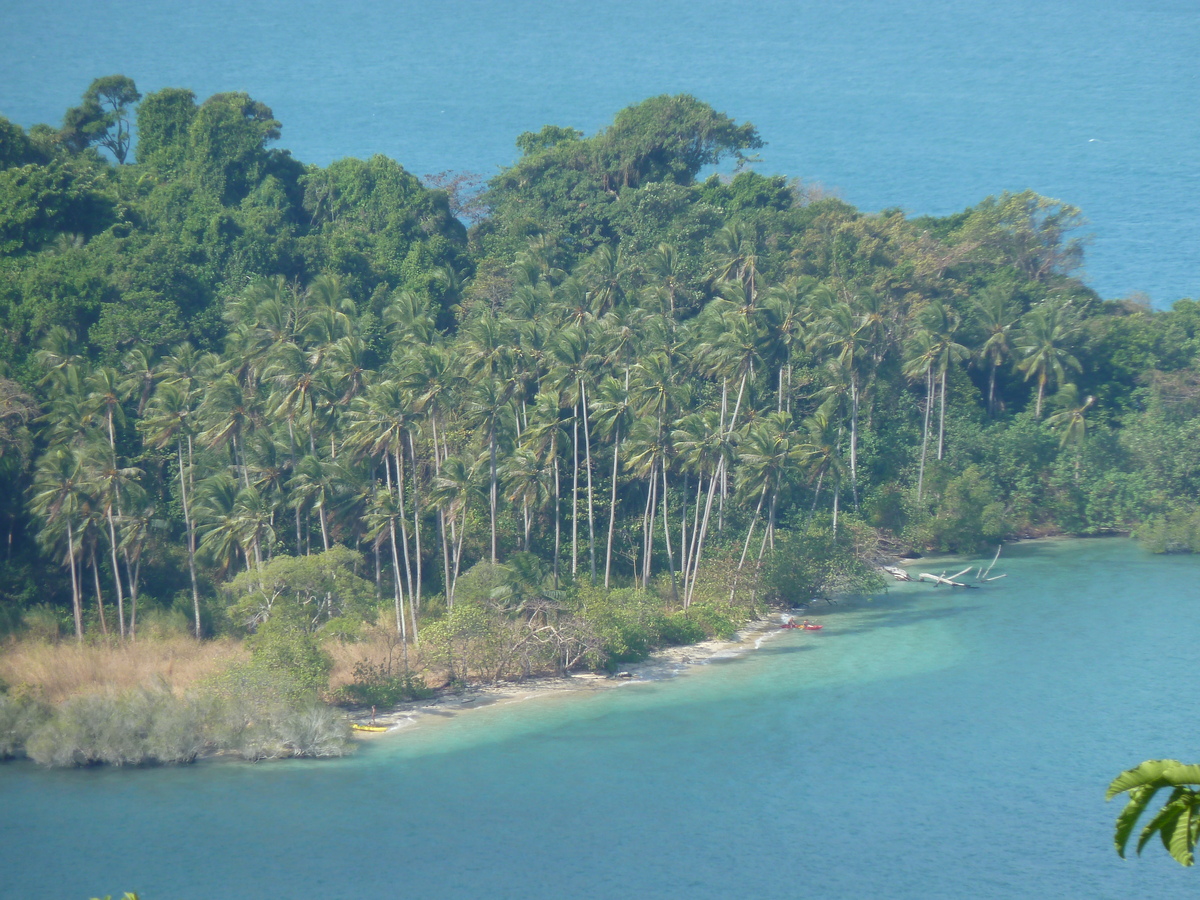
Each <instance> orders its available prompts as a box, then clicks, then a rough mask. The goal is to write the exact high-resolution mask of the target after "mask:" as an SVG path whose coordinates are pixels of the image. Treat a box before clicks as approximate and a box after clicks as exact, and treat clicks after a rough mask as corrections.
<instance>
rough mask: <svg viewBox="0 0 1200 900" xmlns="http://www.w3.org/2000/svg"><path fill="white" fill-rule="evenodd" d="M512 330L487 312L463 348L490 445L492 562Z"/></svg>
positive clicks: (469, 332) (480, 420)
mask: <svg viewBox="0 0 1200 900" xmlns="http://www.w3.org/2000/svg"><path fill="white" fill-rule="evenodd" d="M511 333H512V328H511V326H510V324H509V323H507V322H504V321H501V320H499V319H497V318H496V317H495V316H494V315H492V314H491V313H490V312H485V313H484V314H483V315H481V316H480V317H479V318H478V319H476V320H475V321H474V322H472V323H471V325H470V326H469V328H468V329H467V334H466V343H465V345H464V348H463V356H464V362H465V364H466V375H467V377H468V378H469V379H472V380H473V381H474V382H475V396H474V400H473V403H472V408H473V410H474V411H475V414H476V415H475V418H476V421H477V423H478V424H479V426H480V427H481V428H483V429H484V431H485V433H486V436H487V443H488V460H489V467H488V468H489V476H490V478H489V485H490V488H489V510H490V513H491V526H492V562H493V563H494V562H496V516H497V505H498V497H499V494H498V491H499V472H498V468H497V456H496V454H497V446H496V442H497V440H498V438H499V435H498V431H499V426H500V421H501V418H502V417H503V415H504V412H505V409H506V407H507V406H508V403H509V401H510V400H511V399H512V397H513V394H514V393H515V389H516V383H515V381H514V379H513V358H512V351H511V347H512V341H511Z"/></svg>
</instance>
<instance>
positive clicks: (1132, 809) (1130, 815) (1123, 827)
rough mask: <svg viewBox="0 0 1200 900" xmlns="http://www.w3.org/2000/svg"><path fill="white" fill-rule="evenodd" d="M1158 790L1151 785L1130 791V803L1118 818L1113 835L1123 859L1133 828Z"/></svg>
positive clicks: (1119, 854)
mask: <svg viewBox="0 0 1200 900" xmlns="http://www.w3.org/2000/svg"><path fill="white" fill-rule="evenodd" d="M1158 790H1159V789H1158V787H1156V786H1154V785H1149V784H1147V785H1142V786H1141V787H1135V788H1131V789H1130V790H1129V802H1128V803H1126V804H1125V808H1124V809H1123V810H1121V814H1120V815H1119V816H1117V827H1116V831H1115V833H1114V834H1113V843H1115V844H1116V846H1117V855H1118V856H1120V857H1121V859H1124V858H1125V846H1126V844H1128V843H1129V836H1130V835H1131V834H1133V826H1134V825H1136V824H1137V820H1138V818H1139V817H1140V816H1141V814H1142V813H1143V812H1144V811H1145V809H1146V807H1147V806H1148V805H1149V803H1150V801H1151V800H1152V799H1153V798H1154V795H1155V794H1157V793H1158Z"/></svg>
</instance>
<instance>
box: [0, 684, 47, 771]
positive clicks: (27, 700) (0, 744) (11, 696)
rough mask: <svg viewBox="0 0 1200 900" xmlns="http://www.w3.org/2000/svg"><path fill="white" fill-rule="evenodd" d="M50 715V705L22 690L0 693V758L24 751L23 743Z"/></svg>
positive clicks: (18, 754) (20, 753) (16, 754)
mask: <svg viewBox="0 0 1200 900" xmlns="http://www.w3.org/2000/svg"><path fill="white" fill-rule="evenodd" d="M49 717H50V707H48V706H47V705H46V704H45V703H42V702H41V701H40V700H38V699H36V698H35V697H33V696H31V695H30V694H28V693H25V692H22V691H9V692H7V693H2V694H0V759H8V758H9V757H13V756H20V755H22V754H24V753H25V744H26V742H27V741H28V740H29V736H30V735H31V734H33V733H34V732H35V731H36V730H37V729H38V728H39V727H40V726H41V725H42V724H43V723H44V722H45V721H46V720H47V719H48V718H49Z"/></svg>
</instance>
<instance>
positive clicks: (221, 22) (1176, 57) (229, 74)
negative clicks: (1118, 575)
mask: <svg viewBox="0 0 1200 900" xmlns="http://www.w3.org/2000/svg"><path fill="white" fill-rule="evenodd" d="M102 9H103V11H102V12H101V7H98V6H97V5H96V4H95V3H93V2H88V0H43V2H40V3H15V2H8V3H3V4H0V16H2V19H0V21H2V22H3V27H0V114H3V115H6V116H8V117H9V118H11V119H13V120H14V121H17V122H19V123H21V124H22V125H25V126H28V125H31V124H33V123H35V122H53V123H58V122H59V121H60V120H61V118H62V114H63V111H64V110H65V109H66V108H67V107H68V106H71V105H74V104H76V103H78V102H79V97H80V95H81V94H82V92H83V91H84V89H85V88H86V87H87V85H88V84H89V83H90V82H91V80H92V79H93V78H95V77H97V76H98V75H104V74H109V73H112V72H124V73H125V74H127V75H129V76H131V77H132V78H134V79H135V80H136V81H137V83H138V86H139V87H140V88H141V89H142V90H143V92H145V91H151V90H157V89H159V88H162V87H166V86H174V87H187V88H191V89H192V90H194V91H195V92H196V93H197V95H199V96H200V97H201V98H204V97H207V96H209V95H210V94H213V93H216V92H219V91H237V90H244V91H247V92H249V93H250V94H251V95H252V96H254V97H255V98H256V99H258V100H261V101H263V102H265V103H267V104H268V105H269V106H271V107H272V108H273V109H274V111H275V113H276V115H277V117H278V118H279V119H280V120H281V121H282V122H283V126H284V129H283V139H282V141H281V146H284V147H287V148H290V149H291V150H292V151H293V152H294V153H295V154H296V155H297V156H298V157H299V158H300V159H302V160H304V161H305V162H311V163H316V164H320V165H324V164H327V163H328V162H330V161H331V160H333V159H336V158H340V157H343V156H367V155H370V154H372V153H386V154H388V155H389V156H392V157H393V158H395V159H398V160H399V161H400V162H401V163H403V164H404V165H405V166H406V167H407V168H409V169H410V170H411V171H413V172H415V173H417V174H418V175H423V174H425V173H432V172H439V171H442V170H446V169H457V170H464V169H465V170H471V171H475V172H481V173H484V174H485V175H491V174H493V173H494V172H495V171H496V167H497V166H500V165H506V164H509V163H510V162H512V160H513V158H514V156H515V155H516V150H515V148H514V145H513V141H514V139H515V138H516V136H517V135H518V134H519V133H521V132H522V131H526V130H531V129H532V130H537V129H539V128H541V127H542V126H543V125H545V124H547V123H553V124H556V125H563V126H573V127H576V128H580V129H582V130H584V131H585V132H588V133H591V132H593V131H595V130H596V129H598V128H600V127H602V126H604V125H605V124H607V123H608V122H609V121H611V119H612V116H613V114H614V113H615V112H616V111H617V110H619V109H621V108H622V107H624V106H626V105H628V104H630V103H636V102H638V101H640V100H642V99H644V98H646V97H648V96H651V95H654V94H659V93H665V92H670V93H675V92H680V91H686V92H690V93H692V94H695V95H696V96H698V97H700V98H701V99H703V100H706V101H708V102H709V103H711V104H712V105H713V106H715V107H716V108H717V109H720V110H723V111H725V112H727V113H728V114H729V115H731V116H733V117H734V118H736V119H738V120H739V121H745V120H748V121H751V122H754V123H755V125H757V126H758V128H759V130H760V132H761V133H762V135H763V137H764V138H765V139H766V140H767V141H768V146H767V147H766V148H765V149H764V150H763V151H762V154H761V156H762V163H761V165H760V166H759V167H758V168H759V169H760V171H763V172H765V173H768V174H772V173H782V174H785V175H788V176H795V177H801V178H804V179H805V180H806V181H817V182H821V183H823V184H825V185H827V186H829V187H831V188H834V189H836V190H838V191H839V192H840V193H841V195H842V196H843V197H844V198H845V199H846V200H848V201H849V202H850V203H853V204H855V205H856V206H859V207H860V208H862V209H866V210H878V209H883V208H887V207H901V208H903V209H906V210H909V211H911V212H914V213H917V214H926V213H932V214H939V215H942V214H948V213H951V212H956V211H958V210H960V209H963V208H965V207H967V206H969V205H973V204H975V203H978V202H979V201H980V200H982V199H983V198H984V197H986V196H988V195H990V194H997V193H1000V192H1001V191H1005V190H1013V191H1020V190H1022V189H1024V188H1032V189H1034V190H1036V191H1038V192H1040V193H1043V194H1046V195H1048V196H1051V197H1057V198H1060V199H1062V200H1064V201H1066V202H1068V203H1073V204H1075V205H1076V206H1079V207H1081V208H1082V209H1083V211H1084V213H1085V214H1086V215H1087V216H1088V217H1089V218H1090V220H1091V223H1092V224H1091V227H1090V229H1089V231H1090V232H1091V233H1093V234H1094V235H1095V240H1094V243H1093V244H1092V247H1091V250H1090V253H1089V258H1088V259H1089V261H1088V267H1087V268H1088V274H1089V280H1090V283H1091V284H1092V285H1093V286H1094V287H1095V288H1096V289H1097V290H1099V291H1100V292H1101V293H1102V294H1103V295H1104V296H1105V297H1117V296H1125V295H1127V294H1129V293H1131V292H1134V291H1144V292H1146V293H1147V294H1149V295H1150V297H1151V298H1152V299H1153V300H1154V301H1155V302H1156V303H1158V304H1159V305H1168V304H1170V303H1171V302H1173V301H1174V300H1176V299H1178V298H1180V297H1184V296H1195V295H1197V294H1200V255H1198V254H1197V253H1196V250H1197V247H1200V216H1197V214H1196V213H1197V209H1198V207H1200V117H1198V116H1197V115H1196V114H1195V113H1196V109H1195V98H1196V96H1197V92H1198V87H1200V85H1198V81H1200V69H1198V68H1197V65H1196V52H1195V51H1196V48H1197V47H1198V46H1200V7H1198V6H1197V4H1196V3H1195V2H1193V0H1144V2H1140V3H1130V2H1128V0H1058V2H1055V3H1050V4H1047V3H1042V2H1034V0H995V2H991V3H974V4H971V3H961V2H951V0H911V2H906V3H894V2H891V0H842V2H838V3H827V2H818V0H760V2H757V3H753V4H739V3H723V2H715V0H700V2H697V0H656V2H654V3H650V4H647V3H642V2H640V0H592V2H587V3H582V2H569V0H568V2H548V0H506V2H504V3H494V2H485V0H444V2H439V3H422V2H417V0H343V2H340V3H337V4H329V3H324V2H320V0H287V2H284V0H208V2H205V3H191V4H181V3H162V2H160V0H117V2H110V3H105V4H103V7H102Z"/></svg>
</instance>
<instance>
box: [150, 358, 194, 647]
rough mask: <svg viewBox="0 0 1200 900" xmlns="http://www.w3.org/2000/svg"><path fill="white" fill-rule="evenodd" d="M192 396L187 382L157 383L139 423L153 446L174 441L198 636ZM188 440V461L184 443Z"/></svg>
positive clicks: (157, 446) (158, 446)
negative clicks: (192, 496) (192, 487)
mask: <svg viewBox="0 0 1200 900" xmlns="http://www.w3.org/2000/svg"><path fill="white" fill-rule="evenodd" d="M193 400H194V398H193V396H192V394H191V391H190V389H189V387H188V386H186V382H184V381H182V380H180V381H166V382H163V383H160V384H159V385H158V387H157V388H156V389H155V391H154V395H153V397H152V398H151V399H150V403H149V404H148V405H147V407H146V415H145V417H144V418H142V419H141V421H140V422H139V423H138V427H139V428H141V429H142V430H143V432H144V433H145V436H146V440H147V441H148V442H149V443H150V445H151V446H152V447H155V448H162V447H165V446H166V445H167V444H169V443H171V441H172V440H174V442H175V450H176V459H177V466H178V474H179V497H180V501H181V503H182V506H183V525H184V528H185V530H186V531H187V548H188V575H189V576H190V577H191V581H192V611H193V613H194V618H195V631H196V637H197V639H198V638H199V637H200V588H199V585H198V584H197V581H196V523H195V519H194V517H193V514H192V510H191V505H190V502H189V501H190V499H191V497H190V495H191V493H192V489H191V486H192V484H193V480H192V471H193V467H192V436H193V433H194V422H193V418H194V413H195V408H194V405H193ZM185 440H186V441H187V462H186V464H185V462H184V454H183V445H184V441H185Z"/></svg>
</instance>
